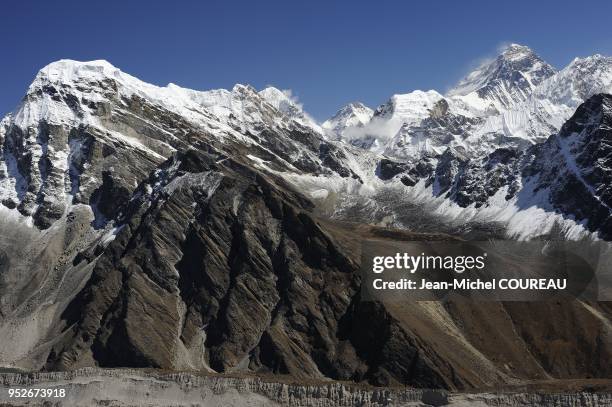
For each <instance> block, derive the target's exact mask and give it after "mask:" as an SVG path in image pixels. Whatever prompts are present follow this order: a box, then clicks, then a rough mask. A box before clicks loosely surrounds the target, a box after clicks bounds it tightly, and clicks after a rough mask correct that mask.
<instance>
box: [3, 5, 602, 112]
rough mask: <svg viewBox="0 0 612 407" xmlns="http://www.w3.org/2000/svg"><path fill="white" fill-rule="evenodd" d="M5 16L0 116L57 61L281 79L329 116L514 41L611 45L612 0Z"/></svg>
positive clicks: (195, 82) (75, 9)
mask: <svg viewBox="0 0 612 407" xmlns="http://www.w3.org/2000/svg"><path fill="white" fill-rule="evenodd" d="M0 16H1V17H2V19H1V21H2V22H1V23H0V38H1V39H2V41H1V49H2V51H1V52H2V55H3V58H2V61H1V63H0V112H1V113H2V114H3V113H6V112H9V111H11V110H13V109H14V107H15V106H16V105H17V103H18V102H19V100H20V99H21V97H22V96H23V94H24V92H25V90H26V89H27V86H28V85H29V83H30V82H31V81H32V79H33V77H34V76H35V74H36V72H37V71H38V70H39V69H40V68H42V67H43V66H44V65H46V64H48V63H49V62H51V61H54V60H57V59H62V58H70V59H77V60H92V59H106V60H108V61H110V62H111V63H112V64H113V65H115V66H117V67H118V68H120V69H122V70H123V71H125V72H128V73H130V74H132V75H135V76H137V77H139V78H141V79H143V80H145V81H147V82H152V83H155V84H158V85H166V84H167V83H169V82H174V83H176V84H179V85H181V86H185V87H189V88H193V89H201V90H205V89H211V88H220V87H223V88H230V87H231V86H233V84H235V83H249V84H251V85H253V86H255V87H256V88H258V89H259V88H262V87H264V86H265V85H268V84H272V85H274V86H276V87H279V88H282V89H292V90H293V93H294V94H295V95H297V97H299V100H300V101H301V102H302V103H303V104H304V107H305V109H306V110H307V111H308V112H310V113H311V114H312V115H313V116H314V117H315V118H317V119H325V118H327V117H328V116H330V115H331V114H333V113H334V112H335V111H336V110H337V109H338V108H339V107H341V106H342V105H344V104H346V103H347V102H350V101H354V100H358V101H362V102H364V103H366V104H368V105H370V106H372V107H375V106H377V105H378V104H380V103H382V102H384V101H385V100H386V99H387V98H388V97H389V96H390V95H391V94H393V93H402V92H407V91H410V90H413V89H437V90H440V91H444V90H446V89H448V88H449V87H450V86H451V85H452V84H454V83H455V82H456V81H457V80H459V79H460V78H461V77H462V76H463V75H464V74H465V73H466V72H467V71H468V70H469V69H470V68H471V67H473V66H474V65H475V64H476V63H477V61H479V60H481V59H482V58H484V57H487V56H492V55H494V54H495V52H496V49H497V48H498V47H499V46H500V44H503V43H507V42H517V43H521V44H524V45H528V46H530V47H531V48H533V49H534V50H535V51H536V52H537V53H538V54H539V55H540V56H542V57H543V58H544V59H545V60H547V61H548V62H549V63H551V64H553V65H554V66H556V67H562V66H564V65H566V64H567V63H568V62H569V61H571V60H572V59H573V57H574V56H587V55H591V54H594V53H602V54H606V55H610V54H612V24H610V18H611V16H612V2H609V1H592V2H589V4H588V5H586V4H585V3H583V2H579V1H577V0H574V1H572V2H569V1H554V2H553V1H549V2H547V1H504V2H502V1H490V0H489V1H466V0H464V1H450V0H449V1H385V0H379V1H371V2H361V1H332V0H329V1H299V2H298V1H287V0H286V1H275V0H270V1H265V0H262V1H227V0H226V1H173V2H171V1H151V0H150V1H116V2H115V1H101V2H95V3H94V2H87V1H44V2H43V1H11V2H7V3H4V4H3V6H2V8H1V11H0Z"/></svg>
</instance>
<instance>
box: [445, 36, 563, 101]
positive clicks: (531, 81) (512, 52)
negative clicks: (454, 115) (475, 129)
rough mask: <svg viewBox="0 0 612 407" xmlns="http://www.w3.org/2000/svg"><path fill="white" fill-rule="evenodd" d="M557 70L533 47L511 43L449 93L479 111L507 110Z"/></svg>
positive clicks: (523, 99)
mask: <svg viewBox="0 0 612 407" xmlns="http://www.w3.org/2000/svg"><path fill="white" fill-rule="evenodd" d="M555 72H556V71H555V69H554V68H553V67H552V66H551V65H549V64H548V63H546V62H545V61H544V60H543V59H542V58H540V57H539V56H538V55H537V54H536V53H535V52H533V51H532V50H531V49H530V48H528V47H526V46H523V45H518V44H510V45H509V46H508V47H506V48H505V49H504V50H503V52H502V53H501V54H500V55H498V56H497V57H496V58H495V59H493V60H488V61H486V62H484V63H483V64H481V65H480V66H479V67H478V68H477V69H476V70H474V71H472V72H471V73H470V74H468V75H467V76H466V77H465V78H464V79H462V80H461V81H460V82H459V84H458V85H457V86H456V87H454V88H453V89H451V90H450V91H449V92H448V93H447V96H449V97H454V98H457V99H461V100H462V101H463V102H465V103H466V104H467V105H469V106H470V107H472V108H473V109H476V110H479V111H486V110H489V111H492V110H493V109H494V110H497V111H503V110H506V109H508V108H509V107H511V106H512V105H514V104H516V103H520V102H523V101H525V100H526V99H527V98H528V97H529V96H530V94H531V92H532V91H533V89H534V88H535V87H536V86H538V85H539V84H540V83H542V82H543V81H544V80H546V79H547V78H549V77H551V76H552V75H554V74H555ZM492 108H493V109H492Z"/></svg>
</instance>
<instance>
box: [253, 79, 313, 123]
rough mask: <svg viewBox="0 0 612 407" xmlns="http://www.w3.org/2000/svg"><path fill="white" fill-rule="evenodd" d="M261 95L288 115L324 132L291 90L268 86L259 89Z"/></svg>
mask: <svg viewBox="0 0 612 407" xmlns="http://www.w3.org/2000/svg"><path fill="white" fill-rule="evenodd" d="M259 96H261V97H262V98H263V99H264V100H265V101H266V102H268V103H270V104H271V105H272V106H274V107H275V108H276V109H278V110H279V111H280V112H282V113H283V114H285V115H286V116H287V117H289V118H291V119H293V120H295V121H297V122H298V123H301V124H302V125H304V126H308V127H311V128H313V129H315V130H317V131H318V132H322V131H321V127H320V126H319V125H318V124H317V122H316V121H315V120H314V119H313V118H312V117H310V115H308V114H307V113H306V112H305V111H304V109H303V108H302V105H301V103H299V102H298V101H297V99H296V98H295V97H294V96H293V95H292V93H291V91H290V90H280V89H277V88H275V87H274V86H268V87H267V88H265V89H263V90H261V91H259Z"/></svg>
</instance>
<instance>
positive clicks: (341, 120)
mask: <svg viewBox="0 0 612 407" xmlns="http://www.w3.org/2000/svg"><path fill="white" fill-rule="evenodd" d="M373 115H374V111H373V110H372V109H370V108H369V107H367V106H366V105H364V104H363V103H361V102H352V103H349V104H348V105H346V106H344V107H343V108H342V109H340V110H338V111H337V112H336V114H334V115H333V116H332V117H331V118H330V119H328V120H326V121H325V122H324V123H323V124H322V127H323V128H324V129H325V130H327V131H329V132H331V133H332V135H333V136H334V137H338V138H341V137H342V135H343V133H344V131H345V130H346V129H347V128H349V127H361V126H364V125H365V124H367V123H368V122H369V121H370V120H371V119H372V116H373Z"/></svg>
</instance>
